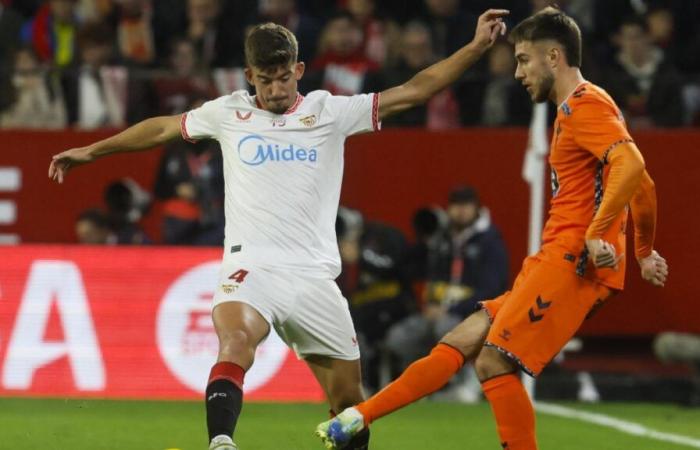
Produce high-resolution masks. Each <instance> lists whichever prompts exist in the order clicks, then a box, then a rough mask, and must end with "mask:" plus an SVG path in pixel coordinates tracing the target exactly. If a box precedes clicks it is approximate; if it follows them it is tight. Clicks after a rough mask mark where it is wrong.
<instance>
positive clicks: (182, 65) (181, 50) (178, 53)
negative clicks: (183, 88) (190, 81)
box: [170, 41, 197, 77]
mask: <svg viewBox="0 0 700 450" xmlns="http://www.w3.org/2000/svg"><path fill="white" fill-rule="evenodd" d="M170 65H171V66H172V68H173V71H174V72H175V75H176V76H178V77H187V76H190V75H192V73H193V72H194V70H195V67H196V65H197V55H196V50H195V48H194V45H193V44H192V43H191V42H189V41H178V42H176V43H175V44H174V45H173V49H172V53H171V54H170Z"/></svg>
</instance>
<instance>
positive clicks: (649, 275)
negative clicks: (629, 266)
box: [639, 250, 668, 287]
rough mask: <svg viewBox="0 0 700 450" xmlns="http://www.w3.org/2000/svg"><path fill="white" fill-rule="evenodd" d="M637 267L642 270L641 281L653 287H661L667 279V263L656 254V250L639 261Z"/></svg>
mask: <svg viewBox="0 0 700 450" xmlns="http://www.w3.org/2000/svg"><path fill="white" fill-rule="evenodd" d="M639 267H640V268H641V269H642V279H644V280H645V281H648V282H649V283H651V284H653V285H654V286H659V287H663V286H664V285H665V284H666V278H667V277H668V263H667V262H666V260H665V259H664V258H663V257H662V256H661V255H659V254H658V253H657V251H656V250H653V251H652V252H651V255H649V256H647V257H646V258H642V259H640V260H639Z"/></svg>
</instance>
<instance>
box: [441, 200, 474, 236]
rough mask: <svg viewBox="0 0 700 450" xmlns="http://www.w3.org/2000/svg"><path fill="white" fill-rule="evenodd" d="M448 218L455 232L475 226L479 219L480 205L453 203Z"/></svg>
mask: <svg viewBox="0 0 700 450" xmlns="http://www.w3.org/2000/svg"><path fill="white" fill-rule="evenodd" d="M447 217H448V218H449V219H450V227H451V228H452V229H453V230H462V229H464V228H466V227H468V226H470V225H471V224H473V223H474V222H475V221H476V219H477V218H478V217H479V205H478V204H477V203H474V202H466V203H462V202H458V203H451V204H450V205H449V206H448V207H447Z"/></svg>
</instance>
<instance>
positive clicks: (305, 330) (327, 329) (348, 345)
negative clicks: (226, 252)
mask: <svg viewBox="0 0 700 450" xmlns="http://www.w3.org/2000/svg"><path fill="white" fill-rule="evenodd" d="M223 302H241V303H245V304H247V305H250V306H252V307H253V308H255V309H256V310H257V311H258V312H259V313H260V314H261V315H262V316H263V317H264V318H265V320H266V321H267V322H268V323H269V324H270V325H271V326H273V327H274V328H275V330H276V331H277V334H279V336H280V337H281V338H282V340H284V342H286V343H287V345H288V346H289V347H290V348H292V349H293V350H294V351H295V352H296V354H297V356H298V357H299V358H301V359H303V358H305V357H307V356H311V355H321V356H327V357H331V358H335V359H343V360H356V359H359V358H360V349H359V347H358V345H357V337H356V334H355V328H354V327H353V324H352V318H351V317H350V310H349V309H348V302H347V300H346V299H345V298H344V297H343V294H341V293H340V289H339V288H338V285H337V284H336V283H335V281H333V280H326V279H319V278H309V277H303V276H299V275H297V274H295V273H292V272H288V271H280V270H269V269H262V268H260V267H256V266H253V265H250V264H246V263H242V262H240V261H236V260H233V259H228V258H227V259H225V260H224V262H223V263H222V265H221V272H220V275H219V285H218V286H217V287H216V293H215V294H214V303H213V306H216V305H218V304H219V303H223Z"/></svg>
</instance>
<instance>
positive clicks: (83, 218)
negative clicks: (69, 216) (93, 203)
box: [76, 208, 109, 228]
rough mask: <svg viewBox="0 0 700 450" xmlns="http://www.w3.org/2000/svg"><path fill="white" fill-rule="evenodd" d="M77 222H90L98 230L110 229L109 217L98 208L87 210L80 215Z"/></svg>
mask: <svg viewBox="0 0 700 450" xmlns="http://www.w3.org/2000/svg"><path fill="white" fill-rule="evenodd" d="M76 222H90V223H92V224H93V225H95V226H96V227H98V228H108V227H109V222H108V220H107V215H106V214H105V213H104V212H102V211H101V210H99V209H97V208H90V209H86V210H84V211H83V212H81V213H80V215H79V216H78V218H77V219H76Z"/></svg>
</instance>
